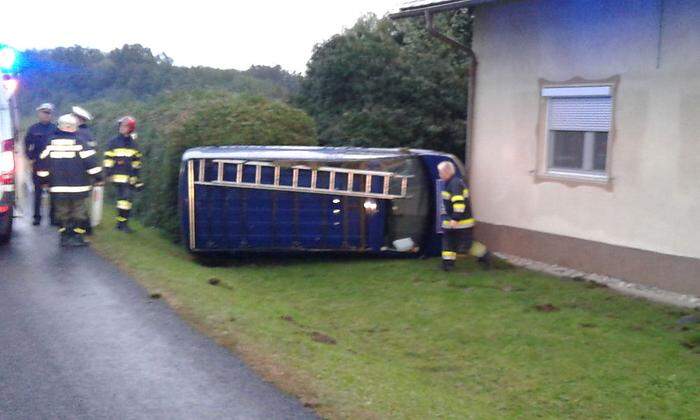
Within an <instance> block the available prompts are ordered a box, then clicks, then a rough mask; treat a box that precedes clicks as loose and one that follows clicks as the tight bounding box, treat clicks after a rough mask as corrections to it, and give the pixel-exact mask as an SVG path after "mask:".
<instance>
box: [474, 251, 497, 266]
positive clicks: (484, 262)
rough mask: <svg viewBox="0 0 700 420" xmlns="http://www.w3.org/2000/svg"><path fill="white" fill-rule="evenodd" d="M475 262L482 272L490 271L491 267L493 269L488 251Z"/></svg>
mask: <svg viewBox="0 0 700 420" xmlns="http://www.w3.org/2000/svg"><path fill="white" fill-rule="evenodd" d="M477 262H478V263H479V265H480V266H481V268H482V269H484V270H490V269H491V267H493V263H492V261H491V253H490V252H489V251H486V254H484V255H483V256H481V257H479V259H478V260H477Z"/></svg>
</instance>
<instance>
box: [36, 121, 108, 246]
mask: <svg viewBox="0 0 700 420" xmlns="http://www.w3.org/2000/svg"><path fill="white" fill-rule="evenodd" d="M77 131H78V120H77V119H76V118H75V117H74V116H73V115H71V114H66V115H63V116H61V117H60V118H59V119H58V130H57V131H56V133H55V134H54V135H53V136H51V137H50V138H49V142H48V145H47V146H46V149H44V151H43V152H42V153H41V154H40V155H39V168H38V171H37V175H38V176H39V177H40V178H41V179H42V184H45V185H48V186H49V192H50V193H51V200H52V202H54V206H55V209H56V210H55V211H56V219H57V221H58V223H59V226H60V228H59V232H60V233H61V241H60V244H61V246H85V245H86V242H85V239H84V238H83V235H84V234H85V228H84V226H86V225H87V221H88V212H87V203H86V200H85V199H86V198H87V196H88V195H89V193H90V191H91V190H92V186H93V184H101V183H102V167H101V166H100V165H99V163H98V159H97V156H96V155H97V152H96V151H95V149H93V148H91V147H89V146H88V145H87V144H86V143H85V142H84V141H82V140H80V139H79V138H78V133H77Z"/></svg>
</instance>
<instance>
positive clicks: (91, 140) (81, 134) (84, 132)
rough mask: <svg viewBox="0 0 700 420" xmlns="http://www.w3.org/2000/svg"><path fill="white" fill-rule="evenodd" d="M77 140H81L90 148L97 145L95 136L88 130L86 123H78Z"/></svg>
mask: <svg viewBox="0 0 700 420" xmlns="http://www.w3.org/2000/svg"><path fill="white" fill-rule="evenodd" d="M78 140H82V141H83V142H85V144H87V145H88V147H90V148H92V149H94V148H96V147H97V142H96V141H95V136H93V135H92V131H90V127H88V126H87V124H80V126H79V127H78Z"/></svg>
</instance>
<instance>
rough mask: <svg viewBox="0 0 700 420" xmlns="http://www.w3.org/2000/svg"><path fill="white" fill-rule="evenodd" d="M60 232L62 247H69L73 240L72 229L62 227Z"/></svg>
mask: <svg viewBox="0 0 700 420" xmlns="http://www.w3.org/2000/svg"><path fill="white" fill-rule="evenodd" d="M59 232H61V241H60V245H61V247H67V246H68V245H69V244H70V242H71V238H70V237H71V233H70V231H69V230H68V229H66V228H61V230H59Z"/></svg>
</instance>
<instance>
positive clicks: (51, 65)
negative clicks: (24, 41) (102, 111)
mask: <svg viewBox="0 0 700 420" xmlns="http://www.w3.org/2000/svg"><path fill="white" fill-rule="evenodd" d="M20 71H21V78H22V86H23V88H22V90H21V91H20V104H21V105H20V106H21V111H22V113H23V114H25V115H27V114H31V113H32V110H33V108H34V107H35V106H36V104H38V103H41V102H47V101H49V102H53V103H54V104H56V105H57V106H58V108H59V110H60V111H65V110H67V109H68V107H69V106H70V105H72V104H75V103H84V102H88V101H92V100H108V101H114V102H121V101H130V100H133V101H147V100H150V99H151V98H153V97H154V96H156V95H158V94H162V93H168V92H177V91H187V92H193V91H196V90H216V91H224V92H231V93H242V94H248V95H256V96H262V97H266V98H271V99H281V100H284V99H286V98H288V97H289V96H290V95H292V94H295V93H296V92H297V91H298V87H299V80H300V76H299V75H297V74H293V73H289V72H287V71H285V70H283V69H282V68H281V67H279V66H275V67H268V66H253V67H251V68H250V69H249V70H247V71H239V70H221V69H214V68H210V67H179V66H175V65H173V61H172V59H171V58H170V57H168V56H167V55H165V54H159V55H154V54H153V53H152V52H151V50H150V49H148V48H145V47H143V46H141V45H125V46H123V47H122V48H119V49H115V50H112V51H110V52H108V53H104V52H102V51H99V50H96V49H90V48H83V47H80V46H74V47H68V48H63V47H61V48H55V49H51V50H29V51H25V52H24V53H23V54H22V62H21V68H20Z"/></svg>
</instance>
